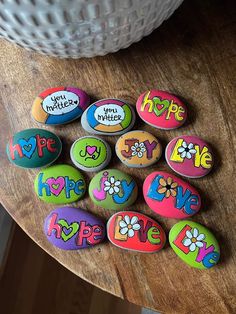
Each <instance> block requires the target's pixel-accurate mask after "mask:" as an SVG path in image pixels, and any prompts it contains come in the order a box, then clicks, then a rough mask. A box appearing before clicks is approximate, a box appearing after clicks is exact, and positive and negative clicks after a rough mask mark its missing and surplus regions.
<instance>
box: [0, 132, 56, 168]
mask: <svg viewBox="0 0 236 314" xmlns="http://www.w3.org/2000/svg"><path fill="white" fill-rule="evenodd" d="M61 149H62V144H61V140H60V138H59V137H58V136H57V135H55V134H54V133H52V132H49V131H47V130H43V129H27V130H23V131H20V132H18V133H16V134H15V135H13V136H12V137H11V138H10V140H9V142H8V143H7V148H6V152H7V156H8V158H9V160H10V161H11V162H12V163H13V164H15V165H16V166H19V167H23V168H40V167H45V166H48V165H50V164H51V163H53V162H54V161H55V160H56V159H57V158H58V156H59V155H60V153H61Z"/></svg>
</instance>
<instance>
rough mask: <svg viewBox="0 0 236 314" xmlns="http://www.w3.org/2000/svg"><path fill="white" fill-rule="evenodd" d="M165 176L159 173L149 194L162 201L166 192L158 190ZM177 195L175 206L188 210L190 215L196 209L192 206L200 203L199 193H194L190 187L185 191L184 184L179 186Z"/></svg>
mask: <svg viewBox="0 0 236 314" xmlns="http://www.w3.org/2000/svg"><path fill="white" fill-rule="evenodd" d="M161 178H163V176H161V175H159V176H156V177H155V178H154V179H153V181H152V183H151V184H150V187H149V190H148V193H147V196H148V197H150V198H151V199H153V200H156V201H159V202H161V201H162V200H163V199H164V197H165V194H164V193H159V192H158V187H159V186H160V179H161ZM176 192H177V195H176V196H175V198H176V201H175V207H176V208H177V209H182V208H183V210H184V211H185V212H186V214H188V215H193V214H194V213H195V210H194V209H193V208H192V207H193V206H196V205H198V204H199V198H198V196H197V195H195V194H192V193H191V191H190V190H189V189H186V191H185V192H184V191H183V187H182V186H179V185H178V186H177V191H176Z"/></svg>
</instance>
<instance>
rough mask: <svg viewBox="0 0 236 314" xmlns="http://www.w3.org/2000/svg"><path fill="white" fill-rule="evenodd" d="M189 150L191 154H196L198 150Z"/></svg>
mask: <svg viewBox="0 0 236 314" xmlns="http://www.w3.org/2000/svg"><path fill="white" fill-rule="evenodd" d="M189 152H190V154H192V155H193V154H196V152H197V151H196V149H190V150H189Z"/></svg>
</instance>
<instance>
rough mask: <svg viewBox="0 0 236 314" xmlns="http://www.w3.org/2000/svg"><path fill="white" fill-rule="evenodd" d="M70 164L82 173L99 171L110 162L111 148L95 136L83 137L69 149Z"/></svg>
mask: <svg viewBox="0 0 236 314" xmlns="http://www.w3.org/2000/svg"><path fill="white" fill-rule="evenodd" d="M70 158H71V160H72V162H73V163H74V164H75V165H76V167H78V168H79V169H82V170H84V171H100V170H102V169H103V168H105V167H106V166H107V165H108V164H109V162H110V160H111V148H110V146H109V144H108V143H107V142H105V141H104V140H103V139H101V138H99V137H96V136H84V137H80V138H79V139H78V140H76V141H75V142H74V143H73V145H72V146H71V149H70Z"/></svg>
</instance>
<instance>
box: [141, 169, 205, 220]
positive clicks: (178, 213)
mask: <svg viewBox="0 0 236 314" xmlns="http://www.w3.org/2000/svg"><path fill="white" fill-rule="evenodd" d="M143 196H144V199H145V201H146V203H147V205H148V206H149V207H150V208H151V209H152V210H153V211H154V212H156V213H157V214H159V215H161V216H164V217H168V218H176V219H184V218H188V217H190V216H192V215H194V214H196V213H197V212H198V211H199V209H200V207H201V197H200V194H199V193H198V191H197V190H196V189H195V188H194V187H192V186H191V185H190V184H189V183H187V182H185V181H184V180H182V179H180V178H178V177H176V176H174V175H173V174H171V173H168V172H164V171H156V172H153V173H151V174H149V175H148V176H147V177H146V179H145V181H144V183H143Z"/></svg>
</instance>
